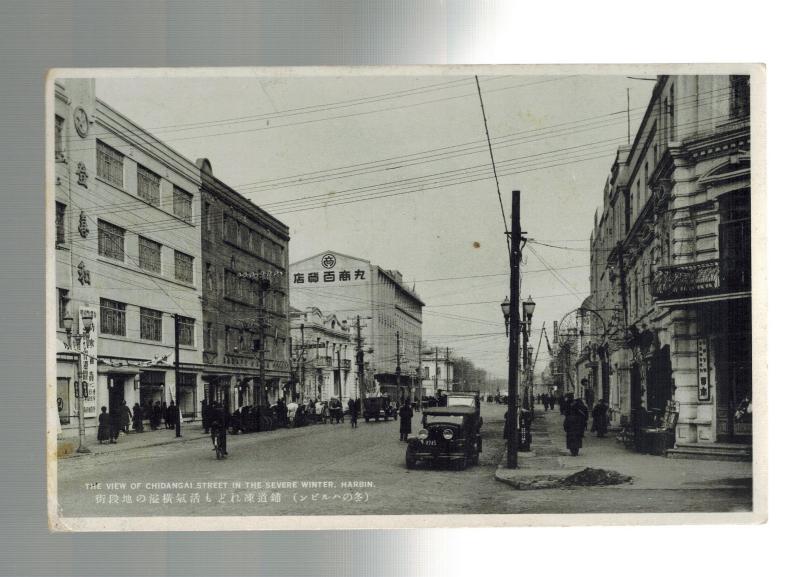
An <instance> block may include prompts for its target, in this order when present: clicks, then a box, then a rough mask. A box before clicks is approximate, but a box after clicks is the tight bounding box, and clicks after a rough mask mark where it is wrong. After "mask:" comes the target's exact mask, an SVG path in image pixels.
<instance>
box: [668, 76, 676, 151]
mask: <svg viewBox="0 0 800 577" xmlns="http://www.w3.org/2000/svg"><path fill="white" fill-rule="evenodd" d="M669 139H670V141H673V140H675V85H674V84H673V85H672V86H670V87H669Z"/></svg>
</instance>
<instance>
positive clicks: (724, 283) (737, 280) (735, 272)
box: [652, 259, 750, 300]
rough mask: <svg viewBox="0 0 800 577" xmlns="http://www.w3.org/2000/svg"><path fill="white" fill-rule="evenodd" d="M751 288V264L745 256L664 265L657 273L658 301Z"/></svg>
mask: <svg viewBox="0 0 800 577" xmlns="http://www.w3.org/2000/svg"><path fill="white" fill-rule="evenodd" d="M748 290H750V263H749V261H742V259H724V260H723V261H722V265H720V261H719V260H717V259H715V260H707V261H702V262H694V263H689V264H680V265H673V266H662V267H660V268H659V269H658V270H657V271H656V272H655V274H654V275H653V284H652V293H653V298H655V299H656V300H668V299H678V298H692V297H702V296H709V295H718V294H726V293H732V292H741V291H748Z"/></svg>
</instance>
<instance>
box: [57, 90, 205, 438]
mask: <svg viewBox="0 0 800 577" xmlns="http://www.w3.org/2000/svg"><path fill="white" fill-rule="evenodd" d="M55 114H56V117H55V142H54V150H55V158H52V159H50V161H51V162H54V164H55V184H54V189H53V190H52V193H53V195H54V197H55V198H54V204H53V205H51V207H52V209H54V220H55V233H56V234H55V238H54V239H53V240H54V242H55V278H54V279H53V280H51V282H53V285H51V286H53V289H52V290H53V291H55V292H54V294H53V296H54V297H55V304H56V308H55V309H54V310H56V311H57V315H56V318H55V321H56V325H55V326H53V327H52V330H54V331H55V333H56V335H57V350H58V352H57V355H56V360H57V363H56V365H57V367H56V369H57V383H56V394H57V401H58V409H59V418H60V420H61V425H62V427H63V429H64V430H65V434H68V435H69V434H74V433H75V429H76V428H77V426H78V400H77V397H76V387H75V384H76V383H78V384H80V383H82V382H85V383H86V395H85V396H86V399H85V402H84V408H85V411H84V413H85V417H86V425H87V427H88V430H89V431H91V430H93V429H94V428H95V427H96V425H97V415H98V414H99V413H100V409H101V407H102V406H106V407H108V409H109V411H113V410H116V409H117V408H119V407H120V406H121V404H122V401H123V400H124V401H125V402H126V403H127V405H128V407H129V408H131V409H132V408H133V406H134V404H135V403H142V404H149V403H151V402H156V401H160V402H162V403H167V404H168V403H170V402H171V401H175V400H176V398H178V397H179V400H180V408H181V412H182V414H183V417H184V418H193V417H195V415H196V414H197V413H198V411H199V407H200V398H201V397H200V394H201V393H202V391H200V392H198V390H197V387H198V381H199V374H200V372H201V369H202V354H201V343H200V334H201V333H200V323H201V322H202V314H203V312H202V306H201V305H202V302H201V298H202V296H203V291H202V288H203V286H202V282H201V273H200V260H201V259H200V255H201V244H200V227H199V226H197V223H198V220H199V215H200V210H201V209H200V171H199V170H198V168H197V167H196V166H195V165H194V163H192V162H191V161H189V160H187V159H186V158H184V157H182V156H181V155H179V154H178V153H177V152H175V151H174V150H172V149H171V148H169V147H168V146H167V145H165V144H164V143H163V142H161V141H159V140H158V139H157V138H155V137H153V136H152V135H151V134H148V133H147V132H146V131H144V130H143V129H142V128H141V127H140V126H138V125H136V124H134V123H133V122H132V121H131V120H129V119H128V118H126V117H125V116H123V115H122V114H120V113H118V112H117V111H115V110H114V109H112V108H111V107H110V106H108V105H107V104H106V103H104V102H102V101H101V100H98V99H97V98H96V96H95V89H94V81H93V80H90V79H63V80H60V79H59V80H56V82H55ZM85 313H86V314H88V315H89V316H90V317H91V318H93V319H94V320H93V322H92V323H90V325H91V332H90V333H89V339H88V340H87V341H84V342H85V344H87V345H88V347H87V349H86V350H85V352H84V353H83V354H81V353H79V352H78V351H76V350H75V349H74V347H71V346H68V345H70V342H69V341H70V339H68V337H67V333H66V330H65V329H66V324H67V322H66V320H65V319H67V318H68V317H69V318H71V319H72V327H73V329H72V330H73V333H72V334H73V335H74V334H75V333H76V332H79V331H81V330H82V325H83V322H82V320H81V317H82V316H84V314H85ZM176 319H177V327H178V334H177V335H176V331H175V326H176V323H175V321H176ZM176 339H177V340H178V342H179V343H180V345H179V346H180V361H181V368H180V374H179V375H176V374H175V366H174V362H175V357H174V350H175V342H176ZM176 393H180V394H179V395H177V394H176ZM67 430H71V431H70V432H69V433H67V432H66V431H67Z"/></svg>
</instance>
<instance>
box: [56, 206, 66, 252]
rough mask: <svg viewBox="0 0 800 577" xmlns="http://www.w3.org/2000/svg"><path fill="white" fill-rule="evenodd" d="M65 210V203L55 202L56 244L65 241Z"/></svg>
mask: <svg viewBox="0 0 800 577" xmlns="http://www.w3.org/2000/svg"><path fill="white" fill-rule="evenodd" d="M66 212H67V205H66V204H63V203H60V202H56V246H58V245H62V244H64V243H65V242H66V234H65V233H64V216H65V215H66Z"/></svg>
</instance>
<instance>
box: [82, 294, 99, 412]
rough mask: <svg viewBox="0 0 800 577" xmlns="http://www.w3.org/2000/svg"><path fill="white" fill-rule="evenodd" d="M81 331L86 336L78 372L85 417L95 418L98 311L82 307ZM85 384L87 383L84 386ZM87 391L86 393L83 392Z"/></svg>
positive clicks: (83, 341)
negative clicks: (87, 326) (86, 317)
mask: <svg viewBox="0 0 800 577" xmlns="http://www.w3.org/2000/svg"><path fill="white" fill-rule="evenodd" d="M84 316H90V317H91V319H92V320H91V323H90V324H89V332H88V333H87V332H86V325H85V324H84V323H85V322H86V321H84ZM78 318H80V323H81V326H80V330H81V334H82V335H85V336H84V338H83V339H81V356H80V368H79V370H78V380H79V381H80V382H81V389H82V390H81V392H82V394H83V395H84V399H83V415H84V417H94V416H96V414H97V329H98V327H97V323H98V322H99V319H98V314H97V310H96V309H93V308H90V307H87V306H81V307H80V314H79V315H78ZM83 383H86V385H85V386H84V385H83ZM83 389H85V392H84V391H83Z"/></svg>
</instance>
